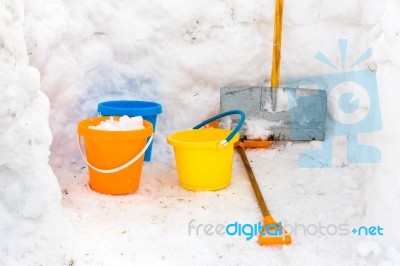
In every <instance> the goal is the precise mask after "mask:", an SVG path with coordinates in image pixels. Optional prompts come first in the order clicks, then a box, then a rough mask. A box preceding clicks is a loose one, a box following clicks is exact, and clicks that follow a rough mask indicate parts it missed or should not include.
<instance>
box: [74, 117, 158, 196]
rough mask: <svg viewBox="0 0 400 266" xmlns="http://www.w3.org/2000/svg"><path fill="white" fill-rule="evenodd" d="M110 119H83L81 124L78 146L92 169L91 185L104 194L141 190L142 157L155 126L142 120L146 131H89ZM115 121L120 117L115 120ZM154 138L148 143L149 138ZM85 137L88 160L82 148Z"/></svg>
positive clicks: (79, 126)
mask: <svg viewBox="0 0 400 266" xmlns="http://www.w3.org/2000/svg"><path fill="white" fill-rule="evenodd" d="M108 118H109V117H96V118H89V119H86V120H82V121H80V122H79V124H78V144H79V150H80V152H81V155H82V157H83V159H84V160H85V161H86V163H87V164H88V168H89V186H90V187H91V188H92V189H93V190H94V191H96V192H100V193H103V194H112V195H120V194H128V193H131V192H134V191H135V190H137V188H138V187H139V183H140V176H141V173H142V166H143V155H144V153H145V151H146V149H147V148H148V147H149V145H150V144H151V141H152V140H153V138H152V135H153V126H152V124H151V123H150V122H148V121H143V124H144V126H145V128H144V129H140V130H128V131H105V130H96V129H90V128H89V126H96V125H98V124H100V122H101V121H104V120H107V119H108ZM114 118H115V119H116V120H117V119H119V117H114ZM149 136H151V138H150V140H149V142H148V143H147V144H146V140H147V138H148V137H149ZM81 137H83V140H84V144H85V149H86V157H87V158H85V156H84V155H83V153H82V149H81Z"/></svg>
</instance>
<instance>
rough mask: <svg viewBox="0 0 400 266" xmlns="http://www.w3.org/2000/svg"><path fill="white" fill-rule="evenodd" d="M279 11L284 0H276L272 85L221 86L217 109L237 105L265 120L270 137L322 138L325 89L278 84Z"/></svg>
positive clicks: (228, 108) (279, 55)
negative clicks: (280, 85)
mask: <svg viewBox="0 0 400 266" xmlns="http://www.w3.org/2000/svg"><path fill="white" fill-rule="evenodd" d="M282 13H283V0H276V1H275V22H274V43H273V56H272V70H271V87H262V86H258V87H257V86H255V87H251V86H240V87H223V88H221V90H220V96H221V97H220V109H221V110H220V111H221V112H225V111H228V110H231V109H240V110H242V111H244V112H245V114H246V117H248V118H250V119H252V118H253V119H261V120H264V121H267V123H268V125H269V128H268V130H270V131H272V133H273V134H272V136H269V138H270V139H271V140H324V139H325V119H326V106H327V97H326V91H325V90H316V89H300V88H285V87H281V88H280V87H279V68H280V59H281V36H282ZM241 135H242V136H245V134H244V132H241Z"/></svg>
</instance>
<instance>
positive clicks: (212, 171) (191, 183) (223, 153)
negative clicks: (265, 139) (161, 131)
mask: <svg viewBox="0 0 400 266" xmlns="http://www.w3.org/2000/svg"><path fill="white" fill-rule="evenodd" d="M230 114H239V115H241V120H240V122H239V123H238V125H237V126H236V128H235V130H233V131H232V130H229V129H216V128H208V129H198V128H200V127H202V126H204V125H206V124H208V123H210V122H211V121H214V120H215V119H218V118H220V117H223V116H226V115H230ZM243 122H244V113H243V112H242V111H239V110H233V111H228V112H225V113H222V114H219V115H217V116H215V117H212V118H210V119H208V120H206V121H204V122H202V123H201V124H199V125H197V126H196V127H194V128H193V130H186V131H180V132H177V133H174V134H171V135H169V136H168V143H169V144H170V145H172V146H173V147H174V154H175V160H176V166H177V169H178V177H179V182H180V184H181V186H182V187H183V188H185V189H188V190H219V189H223V188H225V187H227V186H228V185H229V184H230V183H231V178H232V161H233V150H234V143H235V142H237V141H238V140H239V134H238V133H237V132H238V131H239V129H240V127H241V126H242V125H243Z"/></svg>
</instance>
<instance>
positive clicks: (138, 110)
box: [97, 100, 162, 162]
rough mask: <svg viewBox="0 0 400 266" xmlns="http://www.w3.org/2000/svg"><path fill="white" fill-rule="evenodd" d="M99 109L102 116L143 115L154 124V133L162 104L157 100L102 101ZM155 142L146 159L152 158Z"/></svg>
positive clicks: (148, 150)
mask: <svg viewBox="0 0 400 266" xmlns="http://www.w3.org/2000/svg"><path fill="white" fill-rule="evenodd" d="M97 111H98V113H99V115H101V116H124V115H127V116H142V117H143V119H144V120H147V121H149V122H150V123H152V125H153V133H154V132H155V129H156V122H157V115H158V114H161V113H162V106H161V104H159V103H156V102H147V101H135V100H119V101H106V102H101V103H99V104H98V106H97ZM152 148H153V143H151V144H150V147H149V148H148V149H147V151H146V153H145V156H144V160H145V161H146V162H149V161H150V160H151V151H152Z"/></svg>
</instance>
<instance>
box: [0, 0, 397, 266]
mask: <svg viewBox="0 0 400 266" xmlns="http://www.w3.org/2000/svg"><path fill="white" fill-rule="evenodd" d="M0 12H1V16H0V36H1V38H0V42H1V46H0V59H1V60H0V70H1V73H0V81H1V82H0V84H1V87H2V90H1V91H2V93H1V95H0V104H1V109H0V113H1V118H2V119H1V122H0V124H1V127H0V132H1V138H0V185H1V186H0V218H1V225H0V235H1V238H0V264H1V265H132V264H139V265H149V264H154V265H161V264H167V265H187V264H191V265H218V264H222V265H225V264H226V265H261V264H268V265H380V266H386V265H399V264H400V244H399V240H398V239H400V231H399V230H397V222H398V214H399V213H400V195H399V192H398V191H399V190H400V181H399V174H400V171H399V169H398V162H397V161H398V160H397V157H398V156H397V153H398V150H397V149H396V148H397V147H399V138H400V136H399V133H398V122H397V121H398V114H399V113H400V112H399V111H400V110H399V109H400V106H399V105H398V99H399V97H400V93H399V90H397V89H396V86H397V85H398V84H400V75H399V72H400V52H399V49H400V48H399V47H400V38H399V30H398V29H399V25H400V19H399V16H398V14H399V12H400V3H399V2H398V1H396V0H386V1H374V0H354V1H347V0H340V1H323V0H304V1H295V0H287V1H285V11H284V12H285V14H284V36H283V48H282V65H281V80H282V82H284V81H285V80H286V79H288V78H296V77H301V76H312V75H319V74H326V73H331V71H332V69H331V68H329V67H328V66H325V65H323V64H321V63H320V62H318V61H317V60H314V57H315V54H316V53H317V52H318V51H323V52H324V54H325V55H326V56H327V57H328V58H329V59H330V60H331V61H332V62H333V63H334V64H335V65H338V66H340V65H341V59H340V56H339V53H338V51H337V45H336V44H337V40H338V39H340V38H347V39H349V50H348V58H349V60H350V61H351V62H354V61H355V60H356V59H357V58H358V56H359V55H360V53H362V52H363V51H365V50H366V48H371V49H372V50H373V53H374V57H373V58H372V59H371V60H368V61H366V62H365V63H363V64H362V65H360V66H359V67H362V68H363V69H365V68H369V69H371V70H372V71H375V70H376V71H377V72H376V73H377V79H378V87H379V96H380V102H381V112H382V120H383V130H382V131H380V132H373V133H368V134H363V135H362V136H360V137H359V138H360V140H361V141H364V142H367V143H370V144H374V145H376V146H377V147H379V149H380V150H381V153H382V162H381V163H379V164H376V165H352V164H348V163H347V161H346V152H345V150H346V139H345V137H343V138H341V137H339V138H336V139H335V141H334V148H333V156H334V168H331V169H301V168H299V167H298V165H297V159H298V155H299V154H300V153H301V152H302V151H305V150H308V149H312V148H317V147H318V146H320V144H321V143H319V142H310V143H290V142H288V143H281V144H275V145H274V146H273V148H272V149H268V150H254V151H248V152H247V153H248V156H249V159H250V161H251V164H252V166H253V169H254V171H255V175H256V177H257V178H258V180H259V182H260V185H261V188H262V191H263V193H264V196H265V198H266V200H267V203H268V206H269V207H270V209H271V213H272V214H273V216H274V217H275V218H276V219H277V220H280V221H283V222H284V223H286V224H294V223H296V222H297V223H302V224H307V225H310V224H318V223H321V224H323V225H329V224H347V225H348V226H349V229H350V228H352V227H360V226H362V225H365V226H378V225H379V226H381V227H383V228H384V235H383V236H375V237H373V236H368V237H362V236H356V235H353V234H350V235H347V236H328V235H321V234H319V235H316V236H304V235H303V234H298V235H296V236H293V240H294V241H293V244H292V245H290V246H284V247H260V246H258V244H257V243H256V241H255V240H254V239H252V240H250V241H246V240H245V238H244V237H237V236H236V237H232V236H227V235H224V236H217V235H214V236H206V235H205V234H199V235H198V236H195V235H188V224H189V223H190V221H191V220H193V219H194V220H195V221H194V222H193V223H194V224H195V225H196V224H201V223H202V224H214V225H216V224H219V223H221V224H228V223H232V222H235V221H238V222H240V223H256V222H257V221H259V220H260V219H261V215H260V213H259V210H258V207H257V204H256V201H255V200H254V196H253V193H252V191H251V187H250V185H249V182H248V181H247V177H246V174H245V171H244V169H243V167H242V164H241V162H240V159H239V157H238V156H236V155H235V158H234V164H233V178H232V184H231V186H230V187H228V188H227V189H224V190H221V191H218V192H189V191H185V190H184V189H182V188H181V187H180V186H179V183H178V179H177V173H176V169H175V163H174V157H173V152H172V149H171V147H169V146H168V145H167V144H166V136H167V135H168V134H170V133H172V132H175V131H178V130H181V129H186V128H190V127H192V126H194V125H195V124H197V123H198V122H200V121H201V120H203V119H205V118H207V117H209V116H211V115H213V114H215V113H217V112H218V109H219V98H218V95H219V88H220V87H222V86H231V85H268V84H269V81H268V76H269V73H270V62H271V50H272V48H271V47H272V46H271V45H272V41H271V40H272V28H273V1H272V0H265V1H264V0H263V1H244V0H233V1H228V0H221V1H212V0H196V1H184V0H177V1H161V0H150V1H128V0H107V1H95V0H87V1H77V0H71V1H63V0H53V1H47V0H37V1H22V0H13V1H7V0H1V1H0ZM35 68H36V69H35ZM39 78H40V79H39ZM39 80H40V81H39ZM46 96H47V97H46ZM112 99H141V100H150V101H156V102H159V103H161V104H162V105H163V110H164V113H163V114H162V115H160V116H159V118H158V121H157V129H156V131H157V135H156V138H155V143H154V148H153V156H152V162H150V163H147V164H145V165H144V169H143V175H142V181H141V186H140V188H139V190H138V191H137V193H135V194H132V195H127V196H114V197H113V196H106V195H101V194H97V193H95V192H92V191H91V190H90V189H89V188H88V187H87V185H86V183H87V178H88V176H87V168H86V166H85V164H84V162H83V161H82V160H81V159H80V156H79V152H78V149H77V146H76V144H75V143H76V141H75V140H76V126H77V123H78V122H79V121H80V120H82V119H84V118H87V117H91V116H96V115H97V114H96V108H97V104H98V103H99V102H102V101H106V100H112ZM49 103H50V105H49ZM49 127H50V129H51V133H52V135H53V138H52V137H51V134H50V130H49ZM327 133H328V134H329V132H327ZM50 144H51V146H50ZM49 150H50V151H51V156H50V165H51V167H50V166H49V164H48V156H49ZM52 170H53V171H54V173H55V175H54V174H53V171H52ZM57 181H58V184H59V186H58V184H57ZM61 194H62V198H61V199H60V197H61Z"/></svg>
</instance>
